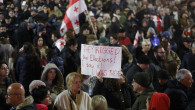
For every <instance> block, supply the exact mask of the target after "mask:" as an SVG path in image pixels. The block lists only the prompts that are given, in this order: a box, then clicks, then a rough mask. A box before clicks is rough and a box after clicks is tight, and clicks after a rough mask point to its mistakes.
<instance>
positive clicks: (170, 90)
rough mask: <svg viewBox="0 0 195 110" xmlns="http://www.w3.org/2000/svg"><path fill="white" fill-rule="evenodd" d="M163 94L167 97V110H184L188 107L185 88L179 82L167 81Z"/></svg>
mask: <svg viewBox="0 0 195 110" xmlns="http://www.w3.org/2000/svg"><path fill="white" fill-rule="evenodd" d="M167 86H168V87H167V89H166V90H165V93H166V94H167V95H168V96H169V98H170V101H171V105H170V109H169V110H185V109H186V107H187V105H188V102H189V101H188V96H187V88H186V87H185V86H183V85H182V84H181V83H180V82H179V81H177V80H176V79H175V80H169V81H168V83H167Z"/></svg>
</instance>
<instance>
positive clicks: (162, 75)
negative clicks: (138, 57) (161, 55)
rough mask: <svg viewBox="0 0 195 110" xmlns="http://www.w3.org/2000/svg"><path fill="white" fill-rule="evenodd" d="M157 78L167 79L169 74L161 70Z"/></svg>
mask: <svg viewBox="0 0 195 110" xmlns="http://www.w3.org/2000/svg"><path fill="white" fill-rule="evenodd" d="M158 78H160V79H169V72H168V71H167V70H164V69H161V70H160V71H159V72H158Z"/></svg>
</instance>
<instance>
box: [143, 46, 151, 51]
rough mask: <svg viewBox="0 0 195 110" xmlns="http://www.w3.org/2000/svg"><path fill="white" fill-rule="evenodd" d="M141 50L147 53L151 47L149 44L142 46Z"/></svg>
mask: <svg viewBox="0 0 195 110" xmlns="http://www.w3.org/2000/svg"><path fill="white" fill-rule="evenodd" d="M142 48H143V50H144V51H145V52H148V51H149V50H150V48H151V45H150V44H144V45H143V46H142Z"/></svg>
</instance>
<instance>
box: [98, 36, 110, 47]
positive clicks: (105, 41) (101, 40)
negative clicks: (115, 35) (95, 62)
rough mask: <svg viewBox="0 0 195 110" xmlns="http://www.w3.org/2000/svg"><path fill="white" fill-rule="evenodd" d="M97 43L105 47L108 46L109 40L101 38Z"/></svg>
mask: <svg viewBox="0 0 195 110" xmlns="http://www.w3.org/2000/svg"><path fill="white" fill-rule="evenodd" d="M98 43H99V44H100V43H102V44H105V45H108V44H109V40H108V39H107V38H106V37H101V38H100V39H99V40H98Z"/></svg>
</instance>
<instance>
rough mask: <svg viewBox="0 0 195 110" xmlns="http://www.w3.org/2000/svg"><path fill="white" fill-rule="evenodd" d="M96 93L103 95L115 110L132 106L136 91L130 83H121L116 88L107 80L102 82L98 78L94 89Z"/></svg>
mask: <svg viewBox="0 0 195 110" xmlns="http://www.w3.org/2000/svg"><path fill="white" fill-rule="evenodd" d="M94 95H103V96H104V97H105V98H106V100H107V102H108V107H109V108H112V109H114V110H125V109H128V108H131V106H132V104H133V102H134V100H135V96H134V92H133V90H132V88H131V86H129V85H128V84H126V83H125V84H121V85H120V87H119V88H118V89H116V88H115V89H114V90H113V88H112V87H111V86H110V85H109V84H107V83H106V82H105V81H104V82H102V83H101V82H100V81H99V80H97V82H96V85H95V87H94V89H93V96H94Z"/></svg>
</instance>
